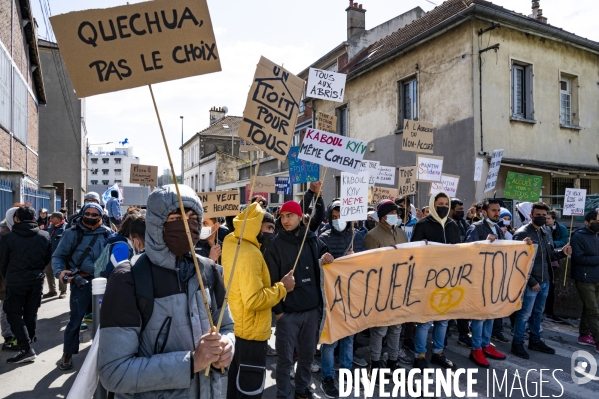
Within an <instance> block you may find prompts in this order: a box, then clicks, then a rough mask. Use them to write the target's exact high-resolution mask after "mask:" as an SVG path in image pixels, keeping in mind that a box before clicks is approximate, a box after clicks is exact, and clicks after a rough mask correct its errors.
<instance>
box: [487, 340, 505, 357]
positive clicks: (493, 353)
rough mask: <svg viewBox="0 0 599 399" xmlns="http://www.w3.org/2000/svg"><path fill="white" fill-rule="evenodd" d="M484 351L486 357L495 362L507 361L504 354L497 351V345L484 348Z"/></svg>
mask: <svg viewBox="0 0 599 399" xmlns="http://www.w3.org/2000/svg"><path fill="white" fill-rule="evenodd" d="M482 351H483V353H484V355H485V356H486V357H490V358H491V359H495V360H503V359H505V355H504V354H503V353H501V352H499V351H498V350H497V349H495V345H493V344H491V345H489V346H487V347H486V348H483V349H482Z"/></svg>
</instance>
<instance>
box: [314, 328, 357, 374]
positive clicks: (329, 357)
mask: <svg viewBox="0 0 599 399" xmlns="http://www.w3.org/2000/svg"><path fill="white" fill-rule="evenodd" d="M337 344H339V361H340V362H341V365H342V366H343V368H344V369H348V370H351V369H352V363H353V361H354V336H353V335H350V336H349V337H345V338H343V339H340V340H339V341H337V342H334V343H332V344H322V345H321V347H320V367H321V368H322V379H323V380H324V379H325V378H327V377H332V378H335V370H333V363H335V347H336V346H337Z"/></svg>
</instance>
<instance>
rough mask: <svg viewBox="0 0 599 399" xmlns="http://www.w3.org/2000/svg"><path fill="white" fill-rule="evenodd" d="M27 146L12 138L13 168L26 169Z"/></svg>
mask: <svg viewBox="0 0 599 399" xmlns="http://www.w3.org/2000/svg"><path fill="white" fill-rule="evenodd" d="M26 164H27V148H25V146H24V145H23V144H21V143H20V142H19V141H17V140H16V139H12V168H13V169H14V170H22V171H23V172H25V171H26V169H27V166H26Z"/></svg>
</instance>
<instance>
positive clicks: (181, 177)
mask: <svg viewBox="0 0 599 399" xmlns="http://www.w3.org/2000/svg"><path fill="white" fill-rule="evenodd" d="M179 118H181V184H183V117H182V116H180V117H179ZM175 177H176V175H175Z"/></svg>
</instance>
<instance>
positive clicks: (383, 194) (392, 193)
mask: <svg viewBox="0 0 599 399" xmlns="http://www.w3.org/2000/svg"><path fill="white" fill-rule="evenodd" d="M372 189H373V190H372V198H370V204H372V205H376V204H378V203H379V202H381V201H382V200H387V199H388V200H391V201H395V198H397V197H399V190H398V189H396V188H387V187H377V186H374V187H373V188H372Z"/></svg>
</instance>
